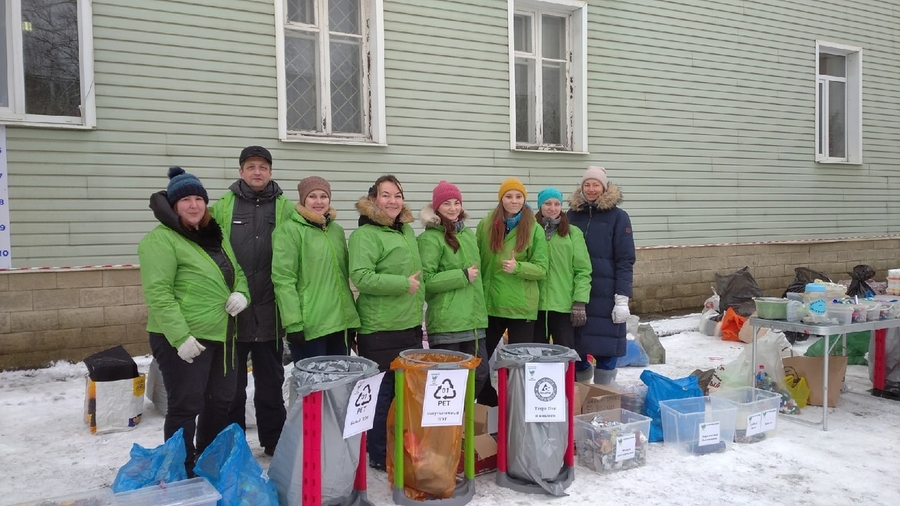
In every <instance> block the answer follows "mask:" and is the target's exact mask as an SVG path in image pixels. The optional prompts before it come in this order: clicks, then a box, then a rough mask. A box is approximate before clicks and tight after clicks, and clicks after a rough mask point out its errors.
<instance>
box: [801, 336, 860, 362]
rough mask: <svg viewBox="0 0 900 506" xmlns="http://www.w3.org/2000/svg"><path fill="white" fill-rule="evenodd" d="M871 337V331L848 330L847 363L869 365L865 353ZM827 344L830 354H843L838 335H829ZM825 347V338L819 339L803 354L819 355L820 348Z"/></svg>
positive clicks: (808, 355) (809, 355) (820, 352)
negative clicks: (829, 347)
mask: <svg viewBox="0 0 900 506" xmlns="http://www.w3.org/2000/svg"><path fill="white" fill-rule="evenodd" d="M871 337H872V333H871V331H868V330H866V331H863V332H850V333H848V334H847V364H849V365H869V363H868V362H866V353H868V352H869V339H870V338H871ZM829 344H830V345H831V356H832V357H834V356H838V355H843V353H842V351H843V349H842V346H841V337H840V336H831V339H830V342H829ZM824 349H825V339H819V340H818V341H816V342H815V343H813V345H812V346H810V347H809V348H808V349H807V350H806V353H804V355H806V356H807V357H821V356H822V350H824Z"/></svg>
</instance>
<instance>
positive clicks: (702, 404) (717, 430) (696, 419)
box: [659, 396, 737, 455]
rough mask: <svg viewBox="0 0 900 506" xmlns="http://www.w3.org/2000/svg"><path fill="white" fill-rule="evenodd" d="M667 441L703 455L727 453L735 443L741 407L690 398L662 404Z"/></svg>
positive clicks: (717, 400)
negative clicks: (738, 410)
mask: <svg viewBox="0 0 900 506" xmlns="http://www.w3.org/2000/svg"><path fill="white" fill-rule="evenodd" d="M659 407H660V412H661V415H662V426H663V441H664V442H665V444H666V445H674V446H675V447H677V448H678V449H679V450H681V451H683V452H685V453H689V454H694V455H703V454H706V453H715V452H720V451H725V450H727V449H729V448H731V444H732V442H733V441H734V422H735V416H736V415H737V407H736V406H735V405H734V404H733V403H731V402H729V401H727V400H725V399H723V398H721V397H709V396H706V397H689V398H687V399H673V400H668V401H660V402H659Z"/></svg>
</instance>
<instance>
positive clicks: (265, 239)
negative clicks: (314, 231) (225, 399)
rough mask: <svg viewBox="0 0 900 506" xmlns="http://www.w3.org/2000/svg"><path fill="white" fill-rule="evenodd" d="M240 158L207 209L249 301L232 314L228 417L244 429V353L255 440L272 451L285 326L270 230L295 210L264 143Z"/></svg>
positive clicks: (280, 408)
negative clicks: (233, 176)
mask: <svg viewBox="0 0 900 506" xmlns="http://www.w3.org/2000/svg"><path fill="white" fill-rule="evenodd" d="M239 163H240V169H239V174H240V179H238V180H237V181H235V182H234V183H233V184H232V185H231V186H230V187H229V190H230V192H228V193H226V194H225V195H223V196H222V198H221V199H219V201H218V202H216V204H215V205H214V206H213V207H212V208H211V209H210V212H211V213H212V215H213V217H214V218H215V219H216V221H217V222H219V223H220V224H221V226H222V230H223V232H224V234H225V237H227V238H228V240H229V241H230V242H231V246H232V248H233V249H234V255H235V257H236V258H237V261H238V263H239V264H240V266H241V269H242V270H243V271H244V274H245V275H246V276H247V283H248V284H249V286H250V306H249V307H248V308H247V309H246V310H245V311H243V312H242V313H240V315H238V317H237V345H236V348H237V350H236V351H237V353H236V360H237V375H238V380H237V393H236V395H235V397H234V401H233V402H232V405H231V409H230V412H229V419H230V422H231V423H237V424H238V425H240V426H241V427H242V428H244V429H246V425H245V421H244V420H245V416H246V415H245V412H244V411H245V410H244V408H245V405H246V402H247V357H248V356H249V357H250V360H251V363H252V366H253V382H254V387H255V392H254V396H253V404H254V407H255V408H256V425H257V428H258V432H259V443H260V445H261V446H262V447H263V448H264V450H265V453H266V454H267V455H272V454H273V453H274V452H275V445H276V444H277V443H278V438H279V437H280V436H281V428H282V426H284V420H285V415H286V413H285V409H284V396H283V394H282V384H283V383H284V366H283V365H282V358H281V357H282V354H283V350H284V344H283V342H282V338H283V336H284V331H283V329H282V327H281V322H280V321H279V320H278V312H277V308H276V306H275V288H274V286H273V285H272V231H273V230H275V226H276V225H277V224H278V223H281V222H282V221H283V220H284V219H286V218H288V217H289V216H290V214H291V213H293V212H294V206H293V203H292V202H291V201H290V200H288V199H287V198H286V197H284V196H283V195H282V192H281V188H280V187H279V186H278V183H276V182H275V181H272V155H271V154H270V153H269V151H268V150H267V149H266V148H264V147H262V146H248V147H246V148H244V150H243V151H241V156H240V159H239Z"/></svg>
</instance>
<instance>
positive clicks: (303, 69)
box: [284, 30, 322, 131]
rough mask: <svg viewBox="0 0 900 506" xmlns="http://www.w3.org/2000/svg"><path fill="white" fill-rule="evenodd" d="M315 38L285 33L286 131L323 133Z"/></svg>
mask: <svg viewBox="0 0 900 506" xmlns="http://www.w3.org/2000/svg"><path fill="white" fill-rule="evenodd" d="M317 68H318V62H317V61H316V39H315V35H311V34H297V33H291V31H289V30H285V33H284V74H285V75H284V77H285V84H286V86H285V96H286V98H287V129H288V130H312V131H322V128H321V126H320V125H319V121H318V118H319V107H318V101H317V100H316V96H317V94H318V80H317V79H316V69H317Z"/></svg>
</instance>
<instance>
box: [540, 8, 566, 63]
mask: <svg viewBox="0 0 900 506" xmlns="http://www.w3.org/2000/svg"><path fill="white" fill-rule="evenodd" d="M541 39H542V40H541V57H542V58H553V59H555V60H564V59H566V58H565V54H566V18H560V17H557V16H541Z"/></svg>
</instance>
